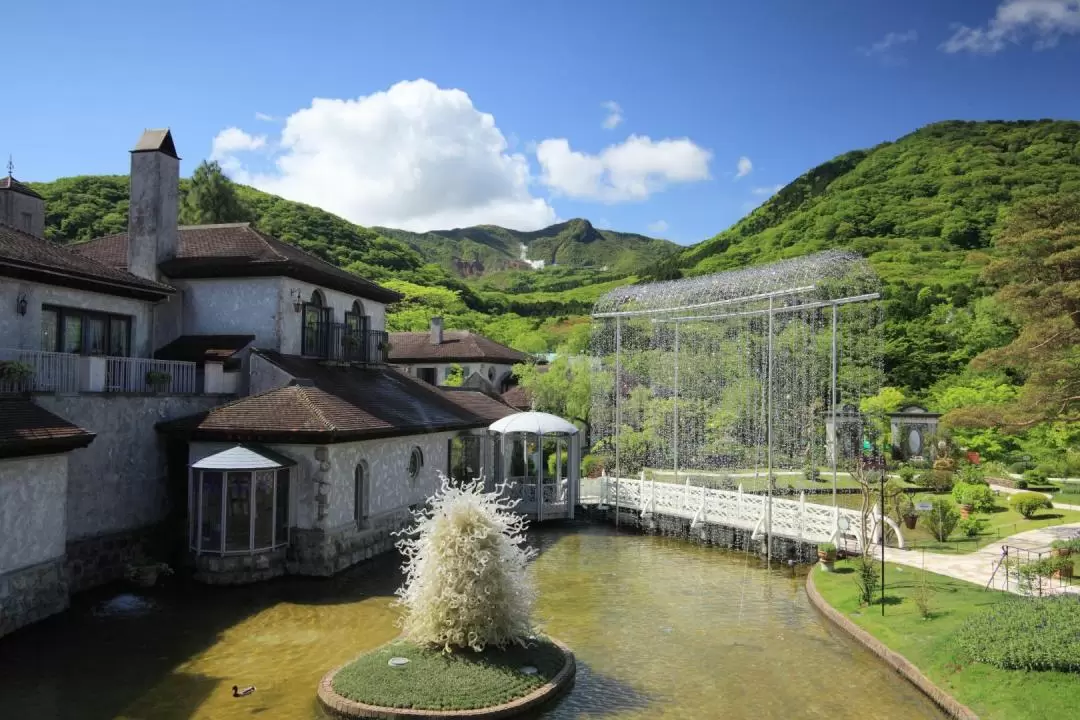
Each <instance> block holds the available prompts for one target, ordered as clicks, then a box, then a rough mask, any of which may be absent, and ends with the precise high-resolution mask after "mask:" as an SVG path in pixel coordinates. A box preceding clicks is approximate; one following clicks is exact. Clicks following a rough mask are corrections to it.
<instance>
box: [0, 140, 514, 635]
mask: <svg viewBox="0 0 1080 720" xmlns="http://www.w3.org/2000/svg"><path fill="white" fill-rule="evenodd" d="M15 196H18V197H17V198H15ZM12 198H15V200H12ZM178 201H179V156H178V154H177V152H176V147H175V144H174V142H173V138H172V135H171V133H170V132H169V131H167V130H151V131H147V132H145V133H144V134H143V136H142V137H141V138H140V139H139V141H138V143H137V144H136V146H135V148H134V149H133V150H132V151H131V204H130V213H129V223H128V231H127V232H125V233H121V234H117V235H111V236H107V237H102V238H97V239H95V240H91V241H89V242H86V243H81V244H77V245H68V246H62V245H59V244H55V243H52V242H49V241H47V240H45V239H44V238H43V237H42V235H43V229H44V217H45V208H44V201H43V200H42V199H41V198H40V196H38V195H37V194H36V193H33V191H32V190H30V189H29V188H27V187H26V186H25V185H23V184H21V183H19V182H18V181H16V180H14V178H12V177H10V176H9V178H8V179H7V181H5V182H3V183H0V212H3V213H4V214H3V215H2V216H0V405H2V407H0V635H2V634H4V633H6V632H10V631H11V630H13V629H15V628H17V627H19V626H21V625H25V624H26V623H28V622H32V621H34V620H37V619H39V618H41V617H44V616H45V615H48V614H51V613H53V612H56V611H59V610H61V609H63V607H65V606H66V604H67V601H68V594H69V593H70V592H75V591H78V590H81V589H85V588H88V587H92V586H94V585H96V584H100V583H102V582H107V581H110V580H114V579H117V578H120V577H122V576H123V575H124V573H125V570H126V569H128V568H130V566H131V564H132V563H139V562H142V560H141V558H142V557H143V556H144V555H147V554H150V553H151V549H152V548H153V547H157V548H179V549H180V550H181V553H180V554H178V555H176V557H186V558H187V560H188V561H190V562H191V563H192V564H194V566H195V569H196V575H197V577H199V578H201V579H203V580H206V581H208V582H244V581H252V580H258V579H262V578H266V577H272V576H274V575H277V574H281V573H284V572H297V573H307V574H314V575H325V574H329V573H331V572H335V571H337V570H340V569H342V568H344V567H346V566H348V565H351V564H354V563H356V562H360V561H362V560H364V559H366V558H368V557H370V556H372V555H373V554H375V553H377V552H380V551H382V550H385V549H388V548H389V547H390V546H391V541H390V536H389V532H390V531H391V530H392V529H394V528H396V527H398V526H400V525H401V523H402V522H403V520H404V518H405V517H406V515H407V512H408V509H409V508H410V507H411V506H414V505H416V504H417V503H420V502H422V501H423V500H424V499H425V498H426V497H427V496H428V495H430V493H431V491H432V490H433V489H434V483H435V482H436V477H437V475H436V471H438V470H442V471H446V470H449V469H450V467H451V460H452V457H451V456H452V455H453V454H454V453H455V451H457V452H459V453H460V447H461V445H462V443H463V440H462V437H472V436H476V435H480V436H481V437H484V432H483V428H485V427H486V426H487V425H488V424H490V423H491V422H492V421H493V420H495V419H498V418H499V417H502V416H503V415H504V414H508V413H511V412H513V410H512V409H511V408H509V407H508V406H506V405H504V404H502V403H500V402H497V401H494V400H492V398H490V397H488V396H487V395H484V394H483V393H480V392H475V391H469V390H464V391H455V392H447V391H444V390H442V389H439V388H437V387H434V386H432V385H429V384H427V383H423V382H419V381H417V380H416V379H413V378H410V377H409V376H407V375H406V374H405V373H401V372H399V371H397V370H395V369H394V368H393V367H391V366H390V365H389V364H388V363H387V351H388V349H389V342H388V336H387V334H386V332H385V316H386V305H387V304H388V303H391V302H394V301H395V300H397V299H399V297H400V296H399V295H398V294H397V293H395V292H392V291H390V290H387V289H385V288H383V287H380V286H379V285H377V284H375V283H373V282H370V281H368V280H366V279H364V278H361V277H358V276H356V275H353V274H351V273H348V272H345V271H343V270H341V269H340V268H338V267H335V266H333V265H330V264H328V263H325V262H323V261H322V260H320V259H318V258H316V257H314V256H312V255H309V254H307V253H305V252H303V251H301V250H299V249H297V248H295V247H293V246H291V245H288V244H286V243H283V242H281V241H278V240H277V239H275V238H273V237H270V236H268V235H266V234H265V233H262V232H260V231H259V230H258V229H256V228H255V227H253V226H251V225H248V224H242V223H241V224H229V225H202V226H192V227H180V226H178V224H177V221H176V217H177V206H178ZM11 213H15V214H14V215H12V214H11ZM474 445H475V443H474ZM478 447H479V450H478V452H479V455H478V456H477V457H476V460H475V462H474V464H478V465H485V464H486V466H488V467H491V466H492V463H491V461H490V460H487V455H489V454H490V453H491V452H492V451H493V449H492V447H491V443H490V441H488V440H487V439H483V440H482V441H481V442H480V443H479V445H478ZM455 449H457V450H455ZM154 539H157V540H158V541H159V544H157V545H156V546H154V545H152V544H151V541H152V540H154ZM155 559H162V558H161V557H160V555H157V554H155Z"/></svg>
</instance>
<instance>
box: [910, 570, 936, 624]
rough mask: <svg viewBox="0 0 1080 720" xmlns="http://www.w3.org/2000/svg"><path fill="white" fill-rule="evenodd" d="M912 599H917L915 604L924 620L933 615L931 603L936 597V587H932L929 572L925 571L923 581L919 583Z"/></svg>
mask: <svg viewBox="0 0 1080 720" xmlns="http://www.w3.org/2000/svg"><path fill="white" fill-rule="evenodd" d="M912 599H913V600H914V601H915V606H916V607H918V608H919V616H920V617H921V618H922V619H923V620H927V619H929V618H930V617H931V616H932V615H933V609H932V607H931V604H930V603H931V601H932V600H933V599H934V589H933V588H932V587H930V580H929V574H928V573H926V572H923V574H922V581H921V582H920V583H919V587H917V588H915V594H914V595H912Z"/></svg>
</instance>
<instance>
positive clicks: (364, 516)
mask: <svg viewBox="0 0 1080 720" xmlns="http://www.w3.org/2000/svg"><path fill="white" fill-rule="evenodd" d="M353 482H354V486H353V519H355V520H356V527H357V528H358V529H360V530H363V529H364V528H366V527H367V523H368V498H369V496H370V490H369V489H368V488H369V486H368V483H369V482H370V480H369V479H368V466H367V463H366V462H364V461H363V460H361V461H360V462H359V463H357V465H356V472H355V475H354V477H353Z"/></svg>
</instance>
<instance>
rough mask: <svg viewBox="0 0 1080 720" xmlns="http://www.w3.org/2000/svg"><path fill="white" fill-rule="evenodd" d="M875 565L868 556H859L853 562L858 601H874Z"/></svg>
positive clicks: (867, 603) (876, 571) (865, 602)
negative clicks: (856, 560)
mask: <svg viewBox="0 0 1080 720" xmlns="http://www.w3.org/2000/svg"><path fill="white" fill-rule="evenodd" d="M880 577H881V576H880V575H878V568H877V565H875V564H874V561H873V560H871V559H870V558H868V557H862V558H859V560H858V562H856V563H855V584H856V585H857V586H858V587H859V602H860V603H862V604H863V605H869V604H870V603H872V602H874V593H875V592H877V590H878V579H879V578H880Z"/></svg>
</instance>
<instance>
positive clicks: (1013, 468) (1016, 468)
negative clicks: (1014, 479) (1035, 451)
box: [1009, 460, 1031, 475]
mask: <svg viewBox="0 0 1080 720" xmlns="http://www.w3.org/2000/svg"><path fill="white" fill-rule="evenodd" d="M1030 469H1031V463H1029V462H1028V461H1027V460H1017V461H1016V462H1014V463H1010V464H1009V472H1014V473H1016V474H1017V475H1022V474H1023V473H1025V472H1027V471H1028V470H1030Z"/></svg>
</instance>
